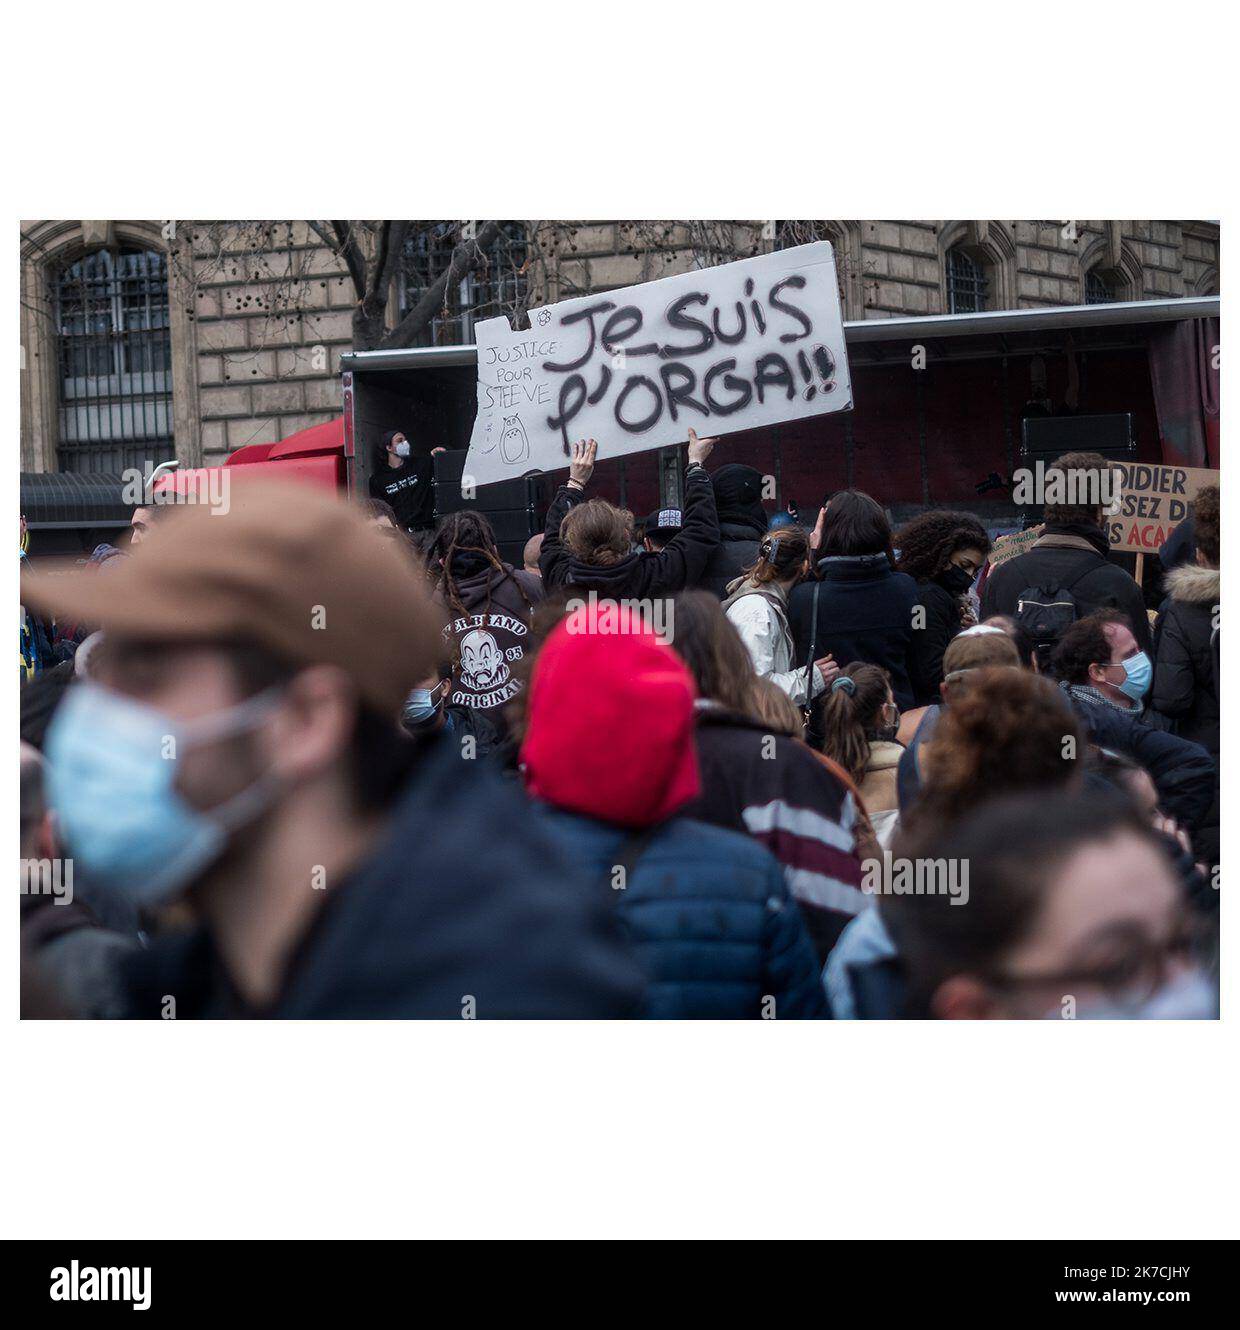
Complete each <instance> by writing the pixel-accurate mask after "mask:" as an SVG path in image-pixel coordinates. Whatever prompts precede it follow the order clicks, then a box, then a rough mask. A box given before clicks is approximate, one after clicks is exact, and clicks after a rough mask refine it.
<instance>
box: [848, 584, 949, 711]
mask: <svg viewBox="0 0 1240 1330" xmlns="http://www.w3.org/2000/svg"><path fill="white" fill-rule="evenodd" d="M917 599H918V602H919V603H920V604H921V606H922V608H923V609H924V610H925V611H926V621H925V624H924V625H923V626H922V627H921V628H918V629H915V630H914V632H913V650H912V653H911V654H910V656H909V670H910V674H911V680H910V682H911V683H912V685H913V702H914V704H915V705H916V706H919V707H929V706H933V705H935V703H937V702H939V701H940V700H941V698H940V695H939V684H941V683H942V682H943V653H944V652H945V651H946V650H947V648H948V647H949V646H950V645H951V640H952V638H953V637H955V636H956V634H957V633H959V632H960V629H961V623H960V602H959V600H957V598H956V597H955V596H953V595H952V594H951V592H950V591H948V590H947V589H946V588H945V587H941V586H940V585H939V584H938V583H937V582H935V581H933V580H932V579H927V580H925V581H919V582H918V583H917ZM841 663H844V662H841Z"/></svg>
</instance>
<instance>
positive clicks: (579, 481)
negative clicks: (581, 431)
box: [568, 439, 598, 489]
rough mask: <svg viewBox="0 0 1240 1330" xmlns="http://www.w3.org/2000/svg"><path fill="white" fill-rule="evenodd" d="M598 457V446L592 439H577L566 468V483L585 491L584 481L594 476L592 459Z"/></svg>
mask: <svg viewBox="0 0 1240 1330" xmlns="http://www.w3.org/2000/svg"><path fill="white" fill-rule="evenodd" d="M597 455H598V444H597V443H595V441H594V440H593V439H578V440H577V442H576V443H575V444H573V456H572V461H571V462H570V464H569V468H568V483H569V484H570V485H572V484H574V483H575V484H576V485H577V488H578V489H585V487H586V481H588V480H589V479H590V477H591V476H592V475H593V474H594V459H595V457H596V456H597Z"/></svg>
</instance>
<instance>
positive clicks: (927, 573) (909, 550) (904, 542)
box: [894, 509, 990, 582]
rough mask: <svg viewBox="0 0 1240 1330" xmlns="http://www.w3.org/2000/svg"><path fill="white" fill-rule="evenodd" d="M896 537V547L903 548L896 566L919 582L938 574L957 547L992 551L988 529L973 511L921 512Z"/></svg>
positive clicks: (937, 510)
mask: <svg viewBox="0 0 1240 1330" xmlns="http://www.w3.org/2000/svg"><path fill="white" fill-rule="evenodd" d="M894 539H895V547H896V549H898V550H899V551H900V557H899V559H898V560H897V562H896V567H897V568H898V569H899V570H900V572H902V573H908V575H909V576H910V577H912V578H916V580H917V581H918V582H926V581H929V579H930V578H932V577H937V576H938V574H939V573H941V572H942V571H943V569H944V568H946V567H947V563H948V560H949V559H950V558H951V557H952V555H953V554H955V553H956V551H957V550H978V551H980V552H981V553H982V554H989V553H990V537H989V536H988V535H987V534H986V528H985V527H984V526H983V525H982V524H981V523H980V522H979V521H978V520H977V518H976V517H974V516H973V514H972V513H951V512H945V511H943V510H942V509H936V510H934V511H933V512H929V513H918V515H917V516H916V517H914V518H912V519H910V520H909V521H907V522H905V524H904V525H903V526H902V527H901V528H900V529H899V531H897V532H896V534H895V538H894Z"/></svg>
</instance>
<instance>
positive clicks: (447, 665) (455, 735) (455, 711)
mask: <svg viewBox="0 0 1240 1330" xmlns="http://www.w3.org/2000/svg"><path fill="white" fill-rule="evenodd" d="M451 697H452V662H451V661H443V662H441V664H440V666H439V668H438V670H436V671H435V672H434V673H432V674H428V675H427V677H426V678H425V679H423V680H422V682H421V683H420V684H419V685H418V686H417V687H416V688H414V689H413V690H412V691H411V692H410V694H409V696H408V697H407V698H406V699H405V705H404V707H402V708H401V713H400V723H401V725H402V726H403V727H404V728H405V729H406V730H407V731H408V732H409V733H410V734H412V735H416V736H429V735H436V734H442V735H448V736H450V737H451V739H452V740H453V742H454V743H455V744H456V746H457V748H458V750H459V751H460V754H461V756H462V757H463V758H465V759H466V760H467V761H468V760H470V759H473V758H476V757H490V756H491V755H492V754H493V753H498V752H499V751H500V750H501V748H502V747H503V745H502V741H501V735H500V732H499V729H498V728H497V727H496V726H495V725H494V724H493V723H492V722H491V721H490V720H489V719H488V717H487V714H486V712H484V711H480V710H479V709H478V708H477V707H470V706H460V705H455V704H453V703H452V701H451Z"/></svg>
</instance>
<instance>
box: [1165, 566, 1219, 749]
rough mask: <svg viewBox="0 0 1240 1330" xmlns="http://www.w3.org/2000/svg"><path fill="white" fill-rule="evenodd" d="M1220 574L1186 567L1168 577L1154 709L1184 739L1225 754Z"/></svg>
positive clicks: (1213, 570) (1178, 569)
mask: <svg viewBox="0 0 1240 1330" xmlns="http://www.w3.org/2000/svg"><path fill="white" fill-rule="evenodd" d="M1219 581H1220V576H1219V570H1218V569H1217V568H1199V567H1197V566H1196V565H1195V564H1185V565H1183V566H1182V567H1179V568H1176V569H1175V570H1174V571H1173V572H1171V573H1169V574H1168V576H1167V591H1168V593H1169V599H1168V601H1167V603H1166V605H1165V606H1164V608H1163V612H1162V616H1161V617H1160V618H1159V621H1158V647H1157V650H1156V653H1155V656H1154V683H1153V687H1152V689H1151V691H1150V706H1151V707H1152V708H1153V710H1155V711H1157V712H1159V713H1160V714H1161V715H1163V716H1166V717H1167V718H1168V719H1169V720H1171V721H1172V722H1173V723H1174V726H1175V732H1176V734H1178V735H1179V736H1180V737H1181V738H1182V739H1191V740H1192V741H1193V742H1194V743H1199V744H1201V746H1202V747H1203V748H1204V749H1206V751H1207V752H1209V753H1210V754H1212V755H1213V756H1214V758H1215V759H1217V758H1218V755H1219V734H1218V725H1219V699H1218V679H1219V674H1218V668H1219V633H1218V629H1217V628H1216V627H1215V623H1216V622H1217V609H1218V605H1219Z"/></svg>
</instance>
